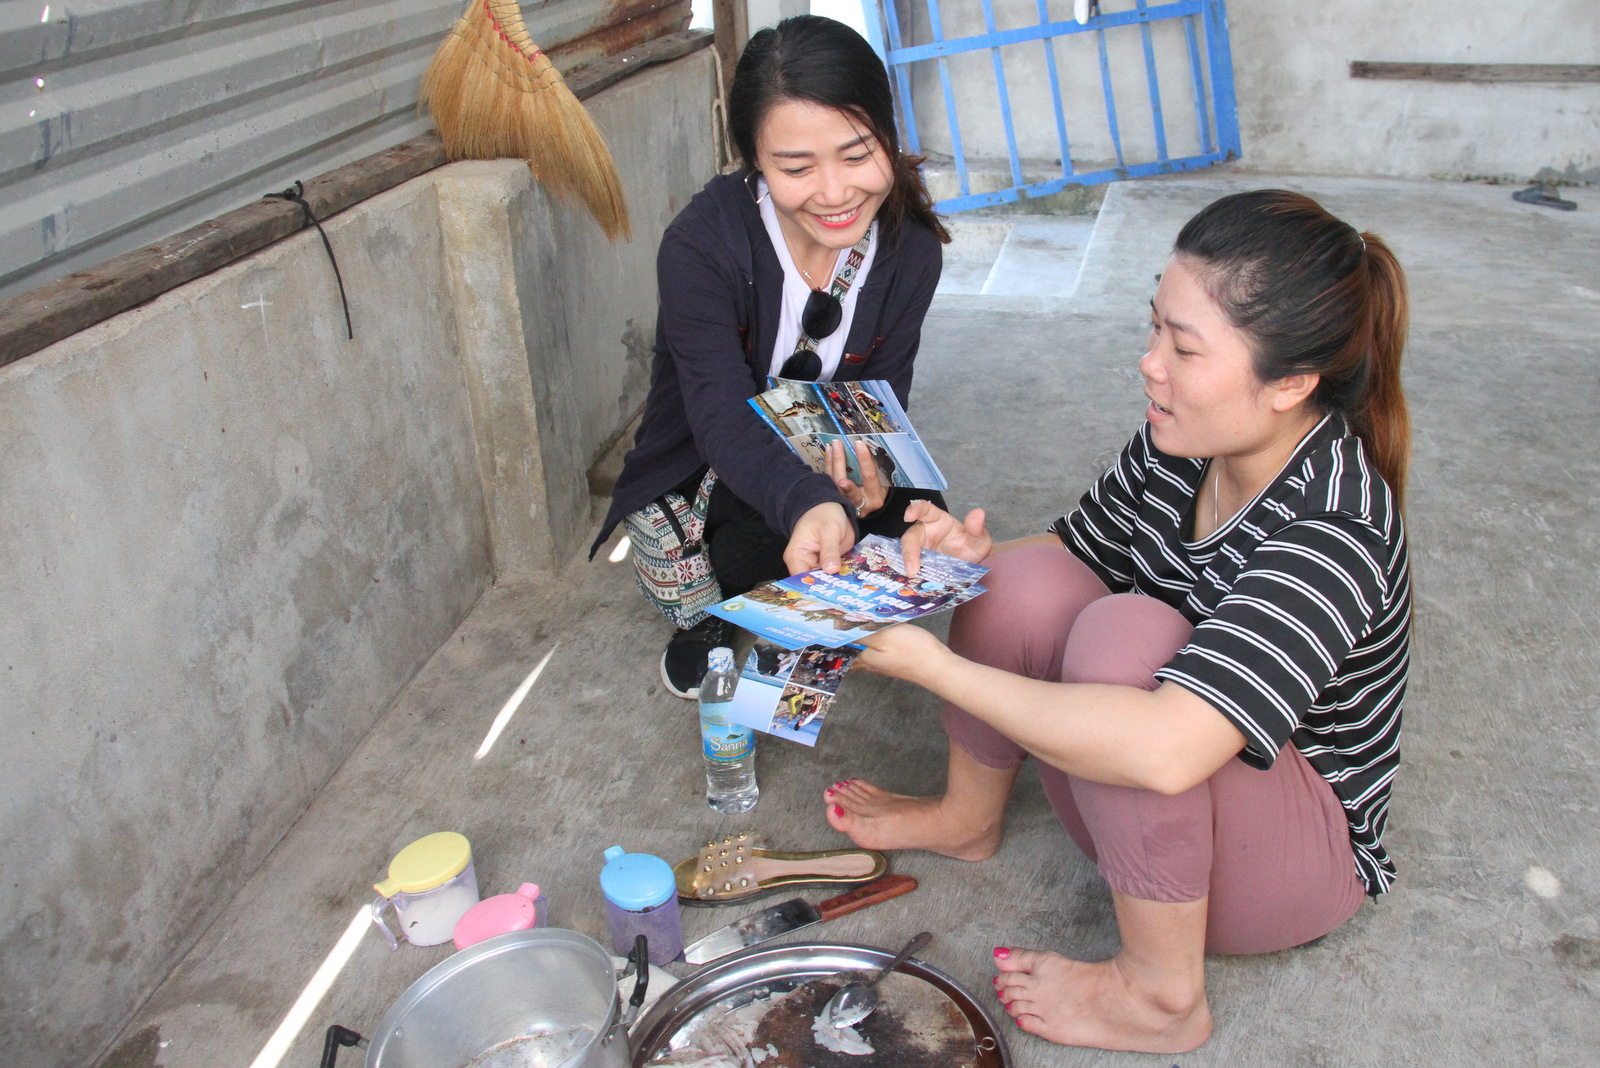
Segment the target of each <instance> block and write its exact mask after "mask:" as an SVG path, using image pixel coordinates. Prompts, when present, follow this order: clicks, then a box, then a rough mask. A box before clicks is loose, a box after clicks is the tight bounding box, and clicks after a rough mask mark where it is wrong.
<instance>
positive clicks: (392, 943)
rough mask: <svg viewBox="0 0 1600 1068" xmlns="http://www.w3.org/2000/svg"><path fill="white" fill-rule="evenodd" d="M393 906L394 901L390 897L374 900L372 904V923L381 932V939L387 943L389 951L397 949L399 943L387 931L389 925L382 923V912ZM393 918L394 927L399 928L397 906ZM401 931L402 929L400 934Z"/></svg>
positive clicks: (391, 933)
mask: <svg viewBox="0 0 1600 1068" xmlns="http://www.w3.org/2000/svg"><path fill="white" fill-rule="evenodd" d="M394 904H395V900H394V898H392V897H380V898H375V899H374V900H373V902H372V922H373V923H375V924H377V926H378V930H380V931H382V932H383V937H384V938H385V939H386V940H387V941H388V943H389V948H390V949H391V950H395V949H399V948H400V943H399V942H398V941H397V940H396V939H395V937H394V932H392V931H390V930H389V925H388V924H386V923H384V922H383V910H384V909H386V908H388V907H389V906H390V905H394ZM394 916H395V920H394V925H395V926H396V927H400V909H399V907H398V906H396V908H395V913H394ZM403 930H404V929H403V928H402V933H403Z"/></svg>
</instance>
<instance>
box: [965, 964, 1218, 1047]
mask: <svg viewBox="0 0 1600 1068" xmlns="http://www.w3.org/2000/svg"><path fill="white" fill-rule="evenodd" d="M1002 953H1004V954H1006V956H1004V957H1002V956H1001V955H1000V954H1002ZM995 967H997V968H999V969H1000V974H999V975H998V976H996V977H995V980H994V984H995V990H996V991H997V992H998V993H999V995H1000V1000H1001V1001H1002V1002H1004V1003H1005V1006H1006V1011H1007V1012H1009V1013H1010V1014H1011V1016H1012V1018H1013V1019H1015V1020H1016V1022H1017V1026H1018V1027H1020V1028H1022V1029H1023V1030H1024V1031H1027V1032H1029V1033H1030V1034H1035V1035H1038V1036H1040V1037H1041V1038H1047V1039H1049V1040H1050V1041H1051V1042H1058V1043H1060V1044H1061V1045H1063V1046H1090V1047H1093V1048H1096V1049H1116V1050H1132V1051H1135V1052H1140V1053H1187V1052H1188V1051H1189V1050H1192V1049H1195V1048H1196V1047H1198V1046H1200V1045H1201V1044H1203V1043H1204V1042H1205V1040H1206V1039H1207V1038H1209V1037H1211V1007H1210V1005H1208V1004H1207V1003H1206V995H1205V982H1204V978H1203V977H1202V979H1201V981H1200V984H1199V989H1198V991H1196V990H1195V989H1193V987H1194V983H1193V982H1192V980H1190V979H1189V978H1187V977H1180V978H1179V981H1177V982H1150V981H1141V978H1140V975H1139V972H1138V969H1137V968H1130V967H1129V966H1128V964H1127V962H1125V961H1124V960H1123V958H1122V957H1121V956H1120V955H1119V956H1117V957H1113V958H1112V959H1111V960H1103V961H1096V962H1094V963H1087V962H1084V961H1076V960H1069V959H1068V958H1066V957H1063V956H1061V954H1059V953H1043V952H1039V951H1036V950H1030V949H997V950H995ZM1130 973H1131V974H1130Z"/></svg>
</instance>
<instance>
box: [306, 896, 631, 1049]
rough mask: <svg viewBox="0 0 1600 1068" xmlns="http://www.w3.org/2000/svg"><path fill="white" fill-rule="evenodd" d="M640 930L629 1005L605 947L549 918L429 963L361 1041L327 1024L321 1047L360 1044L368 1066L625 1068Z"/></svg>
mask: <svg viewBox="0 0 1600 1068" xmlns="http://www.w3.org/2000/svg"><path fill="white" fill-rule="evenodd" d="M643 943H644V939H643V938H640V939H639V940H638V944H636V945H635V947H634V953H633V956H632V957H631V958H630V959H632V960H633V962H634V966H635V968H637V969H638V976H639V978H638V980H637V982H636V983H635V985H634V991H633V996H632V997H631V998H629V999H628V1004H629V1010H628V1012H627V1013H626V1014H624V1013H623V1011H622V1005H621V1002H620V998H619V996H618V994H617V975H616V972H615V971H614V970H613V968H612V965H611V955H610V954H609V953H607V952H606V951H605V950H604V949H603V948H601V946H600V943H598V942H596V941H595V940H594V939H592V938H589V937H587V936H586V935H581V934H578V933H577V932H576V931H563V930H560V929H558V928H553V927H542V928H535V929H534V930H531V931H512V932H510V933H509V934H503V935H496V936H494V937H493V938H487V939H485V940H483V941H482V942H479V943H478V944H477V945H474V946H471V947H469V948H467V949H464V950H462V951H461V952H459V953H456V954H455V955H454V956H451V957H449V958H447V959H446V960H444V961H442V962H440V963H439V964H436V965H435V966H434V967H432V968H431V969H429V970H428V971H427V973H425V974H424V975H423V976H422V978H420V979H418V980H417V981H416V982H414V983H412V984H411V986H410V987H409V988H407V990H406V992H405V993H404V994H402V995H401V996H400V1000H399V1001H396V1002H395V1003H394V1005H393V1007H391V1008H390V1009H389V1011H388V1012H386V1013H385V1014H384V1016H383V1019H382V1020H380V1021H379V1022H378V1027H377V1029H376V1030H375V1031H373V1033H372V1038H371V1040H370V1043H369V1042H368V1040H366V1039H363V1038H362V1037H361V1036H360V1035H359V1034H357V1033H356V1032H354V1031H351V1030H349V1029H347V1028H344V1027H340V1026H338V1025H335V1026H333V1027H330V1028H329V1029H328V1037H327V1040H326V1043H325V1044H324V1046H323V1053H322V1066H323V1068H334V1063H335V1060H336V1058H337V1057H338V1051H339V1047H340V1046H356V1045H365V1046H366V1047H367V1062H366V1063H367V1068H510V1066H512V1065H515V1066H517V1068H546V1066H548V1068H558V1066H568V1068H628V1062H629V1056H628V1024H629V1023H631V1022H632V1020H633V1016H634V1014H635V1013H637V1012H638V1009H639V1006H640V1005H641V1004H642V1003H643V1002H644V994H645V985H646V983H647V981H648V977H649V968H648V966H647V964H646V963H645V962H646V955H647V952H648V950H647V948H646V947H645V946H644V945H643Z"/></svg>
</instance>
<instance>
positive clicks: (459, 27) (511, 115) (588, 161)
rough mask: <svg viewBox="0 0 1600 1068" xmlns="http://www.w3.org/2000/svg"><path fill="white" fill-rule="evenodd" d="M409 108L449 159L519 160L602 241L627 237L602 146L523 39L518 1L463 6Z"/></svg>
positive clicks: (622, 205)
mask: <svg viewBox="0 0 1600 1068" xmlns="http://www.w3.org/2000/svg"><path fill="white" fill-rule="evenodd" d="M418 103H419V104H420V105H421V106H425V107H427V108H428V109H429V110H430V111H431V112H433V118H434V122H435V124H436V125H437V126H438V128H439V137H440V139H441V140H442V141H443V142H444V150H445V155H447V156H448V157H450V158H451V159H453V160H455V159H506V158H521V159H525V160H527V161H528V167H529V169H530V170H532V171H533V176H534V177H535V178H537V179H538V180H540V181H541V182H544V183H545V184H546V185H548V186H550V188H552V189H553V190H555V192H556V193H557V194H558V195H560V196H563V197H566V196H576V197H578V199H580V200H582V201H583V203H584V206H586V207H587V208H588V209H589V213H590V214H591V215H593V216H594V218H595V221H596V222H598V223H599V224H600V228H601V229H602V230H604V231H605V234H606V237H608V238H610V239H611V240H613V241H615V240H616V239H617V238H618V237H619V236H621V237H624V238H626V237H630V236H631V235H632V228H631V227H630V225H629V223H628V205H627V202H626V201H625V200H624V199H623V195H622V179H621V178H620V177H619V176H618V175H617V165H616V164H615V163H614V162H612V159H611V152H610V151H609V150H608V149H607V148H606V143H605V139H604V138H602V137H601V136H600V131H599V130H597V129H595V126H594V121H593V120H592V119H590V118H589V113H588V112H587V111H586V110H584V107H583V105H582V104H581V103H579V101H578V98H577V97H575V96H573V95H572V90H570V89H568V88H567V83H566V82H565V81H563V80H562V78H561V72H560V71H558V70H556V68H555V67H554V66H552V65H551V63H550V60H549V59H548V58H547V57H546V56H545V54H544V53H543V52H541V51H540V50H539V47H538V45H536V44H534V43H533V40H532V38H530V37H529V36H528V30H527V27H525V26H524V25H523V22H522V9H521V8H520V7H519V6H518V5H517V0H470V2H469V3H468V5H467V10H466V12H465V13H463V14H462V16H461V17H460V18H459V19H457V20H456V24H455V26H453V27H452V28H451V30H450V32H449V33H448V34H446V35H445V39H444V43H442V44H441V45H440V46H439V51H438V52H437V53H435V55H434V57H433V62H431V63H429V64H428V70H427V72H426V73H425V74H423V76H422V95H421V99H420V100H419V102H418Z"/></svg>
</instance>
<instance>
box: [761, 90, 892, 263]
mask: <svg viewBox="0 0 1600 1068" xmlns="http://www.w3.org/2000/svg"><path fill="white" fill-rule="evenodd" d="M756 166H757V168H758V169H759V170H760V171H761V174H762V176H763V177H764V178H765V179H766V180H767V189H768V190H769V191H770V192H771V195H772V206H773V207H774V208H776V209H777V212H778V224H779V226H780V227H781V228H782V229H783V234H784V237H786V238H787V239H788V242H789V249H790V251H791V252H792V253H793V254H794V255H795V257H796V258H797V259H804V258H807V257H814V256H820V255H822V250H823V249H829V250H833V251H838V250H839V249H846V248H849V247H851V246H852V245H854V244H855V243H856V242H858V241H860V240H861V238H862V236H863V235H865V234H866V232H867V227H868V226H870V225H871V223H872V219H873V217H874V216H876V215H877V214H878V209H879V208H880V207H882V206H883V202H884V200H885V198H886V197H887V196H888V195H889V190H890V188H891V187H892V184H893V181H894V177H893V172H892V171H891V168H890V165H889V159H888V156H887V154H886V153H885V152H884V150H883V146H882V145H880V144H879V143H878V139H877V138H875V137H873V136H872V134H871V133H870V132H869V131H868V129H867V126H866V124H865V123H863V122H862V121H861V120H860V119H858V118H856V117H854V116H852V115H849V114H848V113H846V112H843V111H837V110H835V109H833V108H828V107H823V106H822V105H820V104H813V103H810V102H808V101H804V100H785V101H783V102H782V103H780V104H777V105H775V106H774V107H773V108H772V109H771V110H770V111H768V112H767V115H766V118H765V119H764V120H763V121H762V123H761V128H760V129H759V130H758V131H757V132H756Z"/></svg>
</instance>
